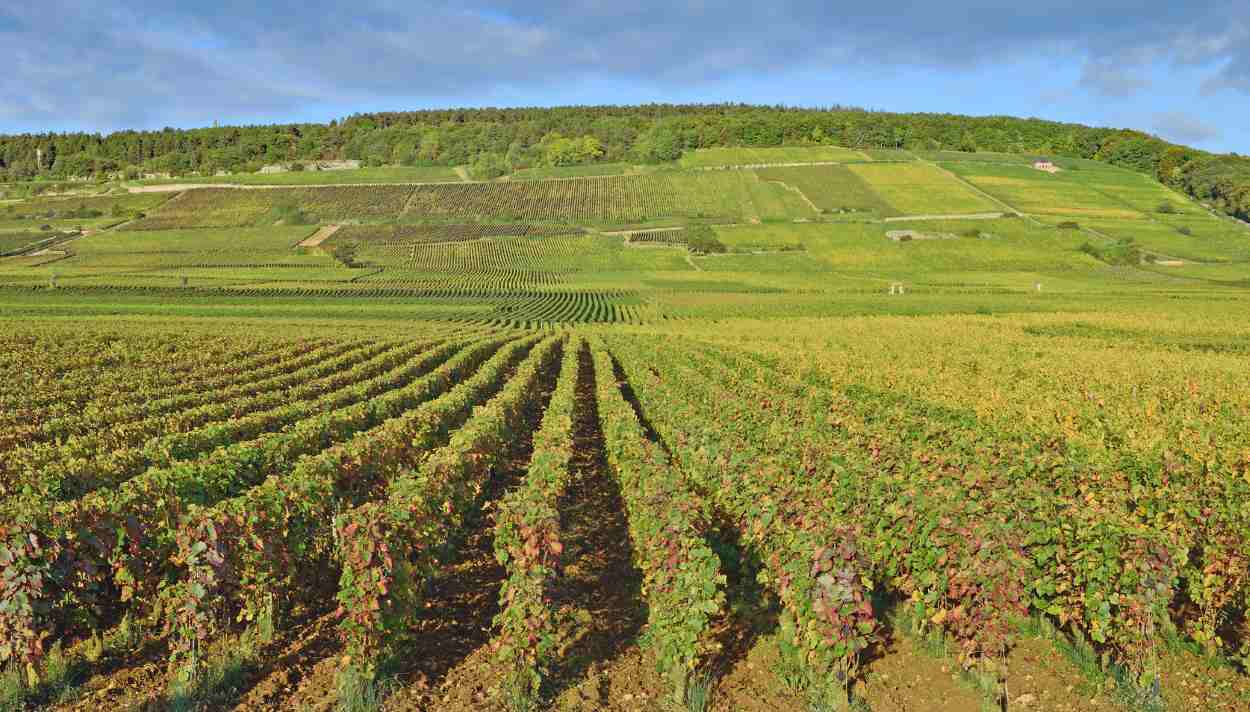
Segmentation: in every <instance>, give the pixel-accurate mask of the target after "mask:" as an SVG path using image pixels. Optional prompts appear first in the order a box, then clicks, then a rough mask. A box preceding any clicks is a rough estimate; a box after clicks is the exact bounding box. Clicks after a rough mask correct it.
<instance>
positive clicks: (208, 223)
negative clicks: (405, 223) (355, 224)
mask: <svg viewBox="0 0 1250 712" xmlns="http://www.w3.org/2000/svg"><path fill="white" fill-rule="evenodd" d="M412 190H413V188H412V186H402V185H401V186H396V185H381V186H368V185H350V186H333V187H324V188H266V189H254V190H252V189H239V188H196V189H193V190H188V191H185V192H183V193H180V194H179V195H177V196H175V197H173V198H171V199H170V200H169V201H168V202H167V203H165V204H164V205H163V206H162V207H161V208H160V209H159V210H157V211H154V212H153V213H152V214H151V215H148V216H146V217H145V218H143V219H141V220H138V221H136V222H134V223H132V224H130V225H129V226H127V229H128V230H179V229H185V228H205V227H247V226H252V225H257V226H259V225H266V224H267V225H273V224H275V223H277V222H279V221H281V220H284V219H289V218H291V217H292V216H294V215H295V214H296V213H298V214H299V215H301V216H302V219H303V220H305V221H308V222H316V221H319V220H320V221H333V220H343V219H347V218H357V219H370V218H372V219H375V220H376V219H382V218H394V217H397V216H398V215H399V214H400V213H401V212H403V209H404V205H405V203H406V202H407V200H408V196H409V195H411V194H412ZM283 210H285V211H286V212H282V211H283ZM297 224H302V223H297Z"/></svg>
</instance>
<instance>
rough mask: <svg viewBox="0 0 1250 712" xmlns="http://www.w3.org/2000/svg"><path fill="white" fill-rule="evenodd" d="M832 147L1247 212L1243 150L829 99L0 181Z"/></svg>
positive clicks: (105, 151)
mask: <svg viewBox="0 0 1250 712" xmlns="http://www.w3.org/2000/svg"><path fill="white" fill-rule="evenodd" d="M783 144H786V145H801V144H813V145H819V144H835V145H842V146H851V147H862V148H906V149H912V150H957V151H1000V152H1008V153H1026V154H1043V155H1053V156H1068V157H1074V158H1090V159H1095V160H1099V161H1105V162H1107V163H1111V164H1114V165H1117V166H1123V167H1126V168H1130V169H1132V170H1135V171H1139V172H1142V173H1147V174H1150V175H1153V176H1155V177H1157V178H1159V179H1160V180H1161V181H1162V182H1164V183H1166V184H1168V185H1171V186H1173V187H1176V188H1178V189H1181V190H1184V191H1186V192H1188V193H1189V194H1190V195H1192V196H1194V197H1195V198H1198V199H1199V200H1202V201H1205V202H1210V203H1212V204H1214V205H1215V206H1217V207H1219V208H1221V209H1223V210H1225V211H1226V212H1228V213H1230V214H1233V215H1236V216H1238V217H1241V218H1243V219H1246V218H1250V159H1247V158H1244V157H1241V156H1237V155H1227V156H1224V155H1214V154H1210V153H1207V152H1204V151H1199V150H1196V149H1191V148H1186V147H1184V146H1177V145H1174V144H1171V143H1168V142H1166V141H1163V140H1160V139H1158V138H1156V137H1154V136H1151V135H1149V134H1146V133H1142V132H1138V131H1127V130H1119V129H1110V128H1095V127H1090V126H1082V125H1079V124H1065V123H1058V122H1053V121H1043V120H1040V119H1019V118H1012V117H970V116H958V115H952V114H921V113H915V114H896V113H884V112H874V111H866V110H863V109H856V108H849V107H842V106H835V107H829V108H821V109H810V108H808V109H801V108H791V107H783V106H774V107H767V106H749V105H740V104H715V105H668V104H662V105H645V106H577V107H559V108H517V109H454V110H438V111H412V112H386V113H373V114H358V115H354V116H350V117H347V118H346V119H343V120H342V121H332V122H330V123H329V124H287V125H272V126H234V127H221V128H217V127H214V128H204V129H189V130H177V129H164V130H162V131H123V132H118V133H114V134H109V135H107V136H104V135H99V134H38V135H21V136H4V137H0V180H6V181H16V180H28V179H31V178H36V177H41V178H48V179H69V178H80V177H101V176H115V175H124V176H127V177H135V176H138V175H141V174H143V173H161V174H170V175H174V176H177V175H186V174H192V173H198V174H212V173H216V172H219V171H226V172H232V173H233V172H247V171H255V170H258V169H259V168H260V167H261V166H262V165H266V164H271V163H283V162H295V161H313V160H319V159H320V160H333V159H359V160H361V161H363V162H364V163H365V165H384V164H385V165H389V164H395V165H469V166H473V167H474V172H475V174H477V175H480V176H484V177H490V176H493V175H499V174H501V173H504V172H507V171H510V170H517V169H521V168H528V167H532V166H539V165H570V164H576V163H588V162H618V161H631V162H640V163H658V162H665V161H672V160H676V159H677V158H680V157H681V155H682V154H683V153H684V152H686V151H689V150H692V149H697V148H707V147H713V146H778V145H783Z"/></svg>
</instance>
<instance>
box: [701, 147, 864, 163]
mask: <svg viewBox="0 0 1250 712" xmlns="http://www.w3.org/2000/svg"><path fill="white" fill-rule="evenodd" d="M867 160H871V159H870V158H869V157H868V156H867V154H865V153H863V152H861V151H854V150H851V149H849V148H841V147H839V146H776V147H762V148H751V147H745V146H743V147H734V148H702V149H699V150H697V151H689V152H687V153H686V154H685V155H684V156H682V157H681V165H682V166H684V167H688V168H694V167H703V166H749V165H764V164H769V163H815V162H823V161H867Z"/></svg>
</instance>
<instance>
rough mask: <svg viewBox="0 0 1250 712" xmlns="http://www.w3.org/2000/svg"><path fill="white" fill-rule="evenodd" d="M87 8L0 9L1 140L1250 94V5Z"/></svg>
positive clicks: (1199, 1)
mask: <svg viewBox="0 0 1250 712" xmlns="http://www.w3.org/2000/svg"><path fill="white" fill-rule="evenodd" d="M85 5H86V6H87V7H84V3H81V2H75V1H71V0H45V1H44V2H41V3H38V4H34V3H28V4H17V3H13V4H11V5H10V6H9V7H7V8H6V9H4V10H0V46H3V47H4V48H5V52H6V55H7V62H6V71H5V72H4V73H2V74H0V117H4V118H5V120H6V122H12V123H14V124H17V125H27V126H28V125H38V124H40V123H44V122H47V123H49V124H50V125H64V124H66V123H71V124H74V125H79V126H82V127H90V128H102V129H108V128H118V127H124V126H142V127H159V126H161V125H165V124H175V125H178V124H187V123H191V124H195V123H206V122H208V121H211V120H212V119H213V118H216V117H218V116H231V117H257V118H265V117H268V118H280V117H282V116H283V115H285V114H289V113H291V112H293V111H297V110H299V109H300V108H301V107H307V106H309V105H323V106H350V105H353V104H364V105H372V106H379V105H381V106H388V105H390V106H394V98H395V97H438V98H440V99H446V100H459V101H461V102H463V103H465V104H473V103H479V102H480V98H481V97H483V96H487V95H489V94H490V93H491V92H492V91H493V90H496V89H500V88H504V87H506V88H508V89H509V91H510V92H511V95H517V94H518V93H521V94H523V93H524V92H525V91H527V90H528V91H531V92H532V93H534V94H535V95H536V96H544V95H550V94H551V93H552V92H550V91H548V90H549V89H550V88H551V87H553V86H558V87H562V88H565V87H567V88H570V89H569V91H565V92H562V93H561V95H563V96H569V95H572V96H576V88H577V86H578V85H579V83H581V82H589V81H608V82H625V83H633V84H636V85H640V86H647V87H652V88H654V90H655V93H656V94H658V95H663V94H664V93H665V92H670V91H673V90H674V89H675V88H683V89H684V88H689V87H694V86H700V85H703V84H706V83H709V82H720V81H725V80H732V79H734V78H735V77H751V78H758V77H771V76H783V75H785V74H786V73H790V72H799V71H807V72H810V71H820V70H825V71H828V72H834V73H850V72H858V73H860V74H861V75H864V76H875V75H876V73H878V72H888V71H889V70H891V69H894V68H900V67H904V68H908V67H910V68H922V69H925V70H930V71H940V72H958V71H962V70H968V69H984V68H987V67H989V68H995V67H1001V68H1004V71H1010V66H1011V63H1013V62H1020V61H1030V60H1034V59H1036V58H1038V57H1053V58H1056V61H1065V62H1068V63H1069V65H1070V66H1072V67H1073V68H1074V69H1077V68H1081V69H1080V71H1081V75H1080V79H1079V84H1078V86H1079V87H1080V88H1082V89H1085V90H1086V91H1088V92H1090V93H1093V94H1095V95H1096V96H1098V97H1101V98H1104V99H1107V100H1119V99H1125V98H1128V97H1131V96H1133V95H1134V94H1136V93H1140V92H1141V91H1142V90H1144V89H1147V88H1153V87H1152V85H1151V83H1150V80H1149V79H1147V78H1146V74H1145V72H1144V71H1143V70H1142V68H1143V67H1145V66H1147V65H1151V64H1153V65H1163V66H1167V65H1168V64H1187V65H1209V66H1211V67H1213V68H1214V69H1212V70H1211V75H1210V76H1209V77H1208V78H1207V79H1208V82H1207V85H1208V88H1209V89H1210V90H1212V91H1227V90H1233V91H1243V92H1246V93H1247V94H1250V33H1248V31H1247V28H1250V7H1248V6H1246V5H1245V3H1233V2H1228V1H1227V0H1195V1H1193V2H1188V3H1185V4H1183V5H1182V4H1179V3H1175V4H1166V3H1165V4H1163V5H1160V6H1143V5H1141V4H1140V3H1139V2H1130V1H1129V0H1088V1H1087V2H1084V3H1082V5H1081V8H1080V12H1079V13H1075V12H1072V5H1071V2H1070V0H1038V1H1037V2H1033V3H1028V4H1026V5H1020V6H1012V7H1006V6H1001V5H995V4H992V3H986V2H984V0H952V2H946V3H933V2H928V1H923V2H922V1H920V0H908V1H906V2H901V3H900V2H894V3H862V2H855V3H851V2H830V1H829V0H798V1H791V2H785V1H778V2H770V3H739V2H728V1H726V0H687V1H686V2H673V0H663V1H662V0H637V1H636V2H629V3H619V2H618V3H609V2H580V1H578V2H575V1H574V0H525V1H524V2H522V1H521V0H494V1H486V0H465V1H462V2H454V3H453V2H442V1H435V0H417V1H416V2H400V1H399V0H355V1H353V2H350V3H349V2H341V1H334V0H307V1H305V2H296V1H295V0H276V1H273V2H263V1H260V2H257V1H252V0H248V1H245V0H220V1H219V2H215V3H178V4H171V3H167V2H157V1H155V0H130V1H127V2H122V1H121V0H95V1H94V2H90V3H86V4H85ZM48 18H57V19H56V26H55V27H54V28H53V27H51V26H50V24H49V20H48ZM847 100H848V101H853V98H847ZM395 108H403V107H402V106H396V107H395ZM917 108H923V107H917ZM4 128H5V127H4V126H0V130H3V129H4Z"/></svg>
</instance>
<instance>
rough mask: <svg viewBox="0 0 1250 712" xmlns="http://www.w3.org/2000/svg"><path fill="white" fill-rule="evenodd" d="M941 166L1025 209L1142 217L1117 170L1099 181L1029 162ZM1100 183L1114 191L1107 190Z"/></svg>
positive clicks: (1012, 204)
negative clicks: (1044, 169) (1122, 187)
mask: <svg viewBox="0 0 1250 712" xmlns="http://www.w3.org/2000/svg"><path fill="white" fill-rule="evenodd" d="M942 166H943V167H944V168H946V169H948V170H950V171H952V172H953V173H955V174H956V175H958V176H960V177H961V178H963V179H964V180H967V181H968V182H969V183H972V184H973V185H975V186H976V187H978V188H980V189H981V190H983V191H985V192H986V193H989V194H990V195H992V196H994V197H995V198H998V199H999V200H1001V201H1003V202H1004V203H1007V204H1008V205H1010V206H1012V207H1013V208H1016V209H1017V210H1021V211H1023V212H1026V213H1032V214H1036V215H1063V216H1070V217H1075V218H1080V217H1086V218H1117V219H1128V220H1132V219H1136V218H1140V217H1142V212H1141V211H1140V210H1138V209H1136V208H1134V207H1133V206H1132V204H1130V203H1129V202H1128V200H1127V199H1126V197H1122V196H1127V195H1128V193H1129V192H1131V191H1123V192H1121V191H1120V190H1115V186H1116V184H1117V183H1119V182H1120V181H1119V180H1118V178H1119V176H1118V175H1116V173H1110V174H1109V175H1107V176H1106V177H1104V179H1103V180H1102V182H1098V181H1097V180H1096V179H1097V177H1098V176H1099V174H1097V173H1095V174H1093V175H1092V176H1090V177H1087V172H1086V171H1068V170H1064V171H1060V172H1059V173H1055V174H1050V173H1045V172H1042V171H1038V170H1034V169H1033V167H1032V166H1030V165H1019V166H1015V165H1005V164H989V163H972V162H969V163H944V164H942ZM1130 175H1131V174H1130ZM1129 182H1130V183H1133V184H1135V183H1136V181H1129ZM1098 186H1103V187H1108V188H1111V189H1112V190H1113V191H1115V192H1106V191H1104V190H1101V189H1100V188H1099V187H1098ZM1161 189H1162V188H1161V187H1160V190H1161Z"/></svg>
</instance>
